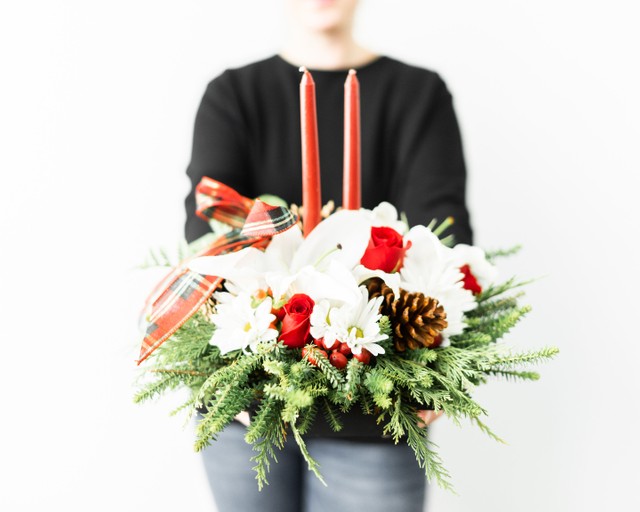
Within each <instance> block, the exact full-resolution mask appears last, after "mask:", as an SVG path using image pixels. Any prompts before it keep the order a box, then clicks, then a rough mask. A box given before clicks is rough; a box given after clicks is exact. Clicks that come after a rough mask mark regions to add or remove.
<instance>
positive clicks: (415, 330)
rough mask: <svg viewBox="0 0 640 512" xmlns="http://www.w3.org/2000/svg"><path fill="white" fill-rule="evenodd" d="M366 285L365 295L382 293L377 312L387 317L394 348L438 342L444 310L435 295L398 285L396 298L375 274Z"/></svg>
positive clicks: (415, 347) (375, 295) (402, 350)
mask: <svg viewBox="0 0 640 512" xmlns="http://www.w3.org/2000/svg"><path fill="white" fill-rule="evenodd" d="M366 286H367V289H368V290H369V297H371V298H374V297H379V296H380V295H382V296H383V297H384V300H383V302H382V305H381V306H380V313H382V314H383V315H387V316H388V317H389V320H390V321H391V326H392V328H393V335H394V336H393V342H394V345H395V347H396V350H398V351H399V352H404V351H405V350H406V349H407V348H409V349H411V350H415V349H417V348H420V347H436V346H438V345H439V344H440V341H441V337H440V332H441V331H442V330H443V329H445V328H446V327H447V320H446V319H447V314H446V313H445V311H444V308H443V307H442V306H441V305H440V303H439V302H438V300H437V299H434V298H431V297H427V296H426V295H424V294H423V293H409V292H408V291H406V290H402V289H401V290H400V297H399V298H398V299H396V298H395V294H394V293H393V291H392V290H391V288H389V287H388V286H387V285H386V284H385V283H384V282H383V281H382V280H381V279H378V278H375V279H369V280H368V281H367V282H366Z"/></svg>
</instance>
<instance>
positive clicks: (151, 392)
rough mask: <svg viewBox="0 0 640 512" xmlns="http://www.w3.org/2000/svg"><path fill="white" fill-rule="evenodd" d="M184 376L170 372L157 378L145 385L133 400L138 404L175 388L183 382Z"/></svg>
mask: <svg viewBox="0 0 640 512" xmlns="http://www.w3.org/2000/svg"><path fill="white" fill-rule="evenodd" d="M182 382H183V381H182V376H181V375H174V374H169V375H166V376H164V377H162V378H160V379H157V380H155V381H154V382H151V383H149V384H147V385H146V386H144V387H143V388H142V389H141V390H140V391H138V393H136V394H135V396H134V397H133V402H134V403H136V404H139V403H142V402H146V401H147V400H150V399H152V398H155V397H156V396H159V395H161V394H162V393H164V392H165V391H167V390H171V389H175V388H177V387H178V386H180V385H181V384H182Z"/></svg>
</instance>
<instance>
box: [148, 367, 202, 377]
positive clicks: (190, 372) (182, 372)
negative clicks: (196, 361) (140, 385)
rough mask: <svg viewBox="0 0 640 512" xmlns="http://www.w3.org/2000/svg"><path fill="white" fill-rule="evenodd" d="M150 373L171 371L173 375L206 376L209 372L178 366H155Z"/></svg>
mask: <svg viewBox="0 0 640 512" xmlns="http://www.w3.org/2000/svg"><path fill="white" fill-rule="evenodd" d="M149 372H150V373H169V374H173V375H191V376H194V377H206V376H207V375H208V374H206V373H204V372H198V371H196V370H179V369H176V368H154V369H151V370H149Z"/></svg>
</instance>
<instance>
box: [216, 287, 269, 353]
mask: <svg viewBox="0 0 640 512" xmlns="http://www.w3.org/2000/svg"><path fill="white" fill-rule="evenodd" d="M216 298H217V299H218V300H219V303H218V306H217V310H216V313H215V314H213V315H211V321H212V322H213V323H214V324H215V326H216V330H215V331H214V333H213V336H211V340H210V341H209V343H210V344H211V345H215V346H217V347H219V348H220V353H222V354H226V353H227V352H231V351H232V350H238V349H242V350H244V351H247V349H251V350H253V351H255V350H256V348H257V347H258V344H259V343H261V342H267V341H274V340H275V339H276V338H277V337H278V331H277V330H276V329H272V328H271V327H270V325H271V322H273V321H274V320H275V318H276V317H275V315H272V314H271V297H267V298H266V299H265V300H263V301H262V302H261V303H260V304H259V305H258V307H256V308H254V307H252V298H251V296H250V295H249V294H246V293H242V294H240V295H238V296H233V295H231V294H229V293H225V294H223V293H220V294H217V297H216Z"/></svg>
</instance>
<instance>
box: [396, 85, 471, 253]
mask: <svg viewBox="0 0 640 512" xmlns="http://www.w3.org/2000/svg"><path fill="white" fill-rule="evenodd" d="M414 100H415V102H414V103H413V104H412V108H411V111H410V112H408V113H407V115H406V116H405V117H404V120H403V123H402V129H401V130H400V133H401V135H400V137H399V141H398V153H397V160H398V161H397V162H396V165H397V167H396V168H397V169H398V172H397V173H396V175H395V183H394V184H393V187H392V189H393V190H394V191H395V194H394V195H395V196H396V197H395V198H394V200H395V201H396V204H397V206H398V208H399V210H400V211H404V212H405V213H406V214H407V218H408V220H409V224H410V225H415V224H425V225H426V224H428V223H429V222H431V220H432V219H437V220H438V222H441V221H443V220H445V219H446V218H447V217H453V219H454V224H453V226H451V227H450V228H449V230H447V232H446V233H445V234H453V235H454V237H455V242H456V243H468V244H470V243H472V231H471V225H470V222H469V212H468V210H467V206H466V200H465V196H466V167H465V162H464V155H463V148H462V141H461V137H460V129H459V127H458V122H457V119H456V115H455V112H454V109H453V101H452V97H451V94H450V93H449V91H448V90H447V87H446V85H445V84H444V82H443V81H442V80H441V79H440V78H439V77H437V81H436V86H435V87H431V88H429V90H422V91H416V96H414Z"/></svg>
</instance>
